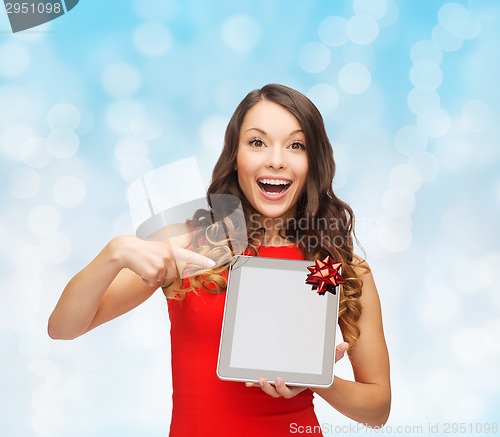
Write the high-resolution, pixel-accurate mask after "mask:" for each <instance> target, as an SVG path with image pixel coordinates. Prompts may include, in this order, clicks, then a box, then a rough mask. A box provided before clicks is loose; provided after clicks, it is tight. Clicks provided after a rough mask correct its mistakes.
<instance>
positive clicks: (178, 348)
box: [168, 246, 322, 437]
mask: <svg viewBox="0 0 500 437" xmlns="http://www.w3.org/2000/svg"><path fill="white" fill-rule="evenodd" d="M259 256H265V257H270V258H271V257H272V258H289V259H303V255H302V253H301V252H300V250H299V249H298V247H297V246H279V247H269V246H266V247H261V248H260V250H259ZM225 299H226V293H225V292H223V293H219V294H212V293H209V292H207V291H205V290H200V291H199V294H195V293H193V292H188V293H187V294H186V297H185V298H184V300H182V301H176V300H169V301H168V311H169V316H170V322H171V329H170V334H171V345H172V385H173V396H172V400H173V410H172V422H171V425H170V436H171V437H197V436H204V437H210V436H214V437H226V436H238V437H246V436H249V437H255V436H258V437H261V436H263V437H265V436H273V437H278V436H289V435H292V434H297V430H298V429H299V426H303V427H304V428H300V429H303V430H305V429H307V430H308V433H307V435H322V434H321V431H320V426H319V423H318V419H317V418H316V415H315V413H314V408H313V393H312V391H311V390H309V389H306V390H304V391H302V392H301V393H299V394H298V395H297V396H295V397H293V398H291V399H285V398H283V397H280V398H273V397H271V396H269V395H268V394H266V393H264V392H263V391H262V390H261V389H260V388H258V387H246V386H245V383H243V382H232V381H222V380H220V379H219V378H218V377H217V375H216V367H217V356H218V352H219V342H220V333H221V328H222V316H223V312H224V303H225ZM305 427H307V428H305ZM312 431H314V433H313V432H312Z"/></svg>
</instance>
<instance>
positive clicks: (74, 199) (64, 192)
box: [52, 176, 87, 208]
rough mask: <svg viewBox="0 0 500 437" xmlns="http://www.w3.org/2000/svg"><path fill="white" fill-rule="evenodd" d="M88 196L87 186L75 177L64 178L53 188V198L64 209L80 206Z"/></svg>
mask: <svg viewBox="0 0 500 437" xmlns="http://www.w3.org/2000/svg"><path fill="white" fill-rule="evenodd" d="M86 194H87V189H86V188H85V184H84V183H83V182H82V181H81V179H79V178H77V177H75V176H63V177H61V178H59V179H58V180H57V181H56V182H55V183H54V186H53V187H52V198H53V199H54V201H55V202H56V203H57V204H58V205H60V206H63V207H64V208H74V207H76V206H78V205H80V204H81V203H82V202H83V200H84V199H85V196H86Z"/></svg>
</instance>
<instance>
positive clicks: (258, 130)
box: [245, 127, 267, 135]
mask: <svg viewBox="0 0 500 437" xmlns="http://www.w3.org/2000/svg"><path fill="white" fill-rule="evenodd" d="M251 130H256V131H257V132H260V133H261V134H262V135H267V132H265V131H263V130H262V129H259V128H258V127H251V128H250V129H247V130H246V131H245V133H247V132H249V131H251Z"/></svg>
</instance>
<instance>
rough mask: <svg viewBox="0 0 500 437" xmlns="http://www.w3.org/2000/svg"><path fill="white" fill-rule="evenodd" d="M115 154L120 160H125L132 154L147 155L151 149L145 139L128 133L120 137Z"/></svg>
mask: <svg viewBox="0 0 500 437" xmlns="http://www.w3.org/2000/svg"><path fill="white" fill-rule="evenodd" d="M115 155H116V157H117V158H118V159H119V160H120V161H123V160H124V159H127V158H129V157H130V156H144V157H147V156H148V155H149V149H148V145H147V143H146V142H145V141H142V140H141V139H139V138H137V137H135V136H133V135H127V136H125V137H123V138H120V140H119V141H118V143H117V144H116V147H115Z"/></svg>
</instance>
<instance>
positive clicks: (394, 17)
mask: <svg viewBox="0 0 500 437" xmlns="http://www.w3.org/2000/svg"><path fill="white" fill-rule="evenodd" d="M386 5H387V10H386V12H385V14H384V16H383V17H382V18H380V19H379V20H378V25H379V26H380V27H389V26H392V25H393V24H394V23H396V22H397V21H398V20H399V9H398V5H397V3H396V2H395V1H394V0H386Z"/></svg>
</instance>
